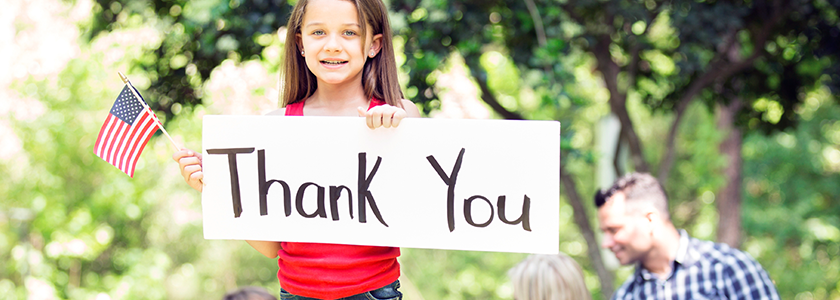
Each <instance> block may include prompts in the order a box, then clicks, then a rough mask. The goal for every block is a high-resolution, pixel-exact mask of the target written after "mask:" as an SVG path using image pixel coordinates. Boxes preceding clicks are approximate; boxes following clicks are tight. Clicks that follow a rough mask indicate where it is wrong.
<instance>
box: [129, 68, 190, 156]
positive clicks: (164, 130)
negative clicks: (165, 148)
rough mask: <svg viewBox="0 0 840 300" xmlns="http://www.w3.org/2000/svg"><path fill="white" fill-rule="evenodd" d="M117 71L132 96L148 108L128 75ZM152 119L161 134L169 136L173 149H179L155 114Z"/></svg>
mask: <svg viewBox="0 0 840 300" xmlns="http://www.w3.org/2000/svg"><path fill="white" fill-rule="evenodd" d="M117 73H119V74H120V79H122V81H123V82H124V83H125V84H126V85H128V86H129V87H130V88H131V93H132V94H134V97H137V99H141V101H140V102H143V106H145V107H146V108H149V106H148V105H147V104H146V101H142V99H143V98H142V97H140V95H138V94H137V91H136V90H135V89H134V86H133V85H131V81H129V80H128V77H125V75H123V73H122V72H117ZM149 110H151V108H149ZM152 113H154V112H152ZM154 119H155V123H156V124H157V127H158V128H160V130H161V131H163V134H164V135H166V137H167V138H169V141H170V142H172V146H173V147H175V151H181V148H180V147H178V144H177V143H175V141H174V140H173V139H172V137H171V136H169V132H166V129H165V128H163V124H161V123H160V120H159V119H158V118H157V116H154Z"/></svg>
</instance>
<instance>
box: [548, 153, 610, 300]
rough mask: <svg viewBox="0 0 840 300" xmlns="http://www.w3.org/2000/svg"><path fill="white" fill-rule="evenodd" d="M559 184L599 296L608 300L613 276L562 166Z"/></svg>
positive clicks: (568, 176) (581, 202) (574, 187)
mask: <svg viewBox="0 0 840 300" xmlns="http://www.w3.org/2000/svg"><path fill="white" fill-rule="evenodd" d="M560 182H561V183H563V190H564V191H565V192H566V198H568V199H569V204H570V205H572V210H573V211H574V220H575V224H576V225H577V226H578V228H579V229H580V233H581V234H583V239H585V240H586V251H587V253H588V254H589V260H590V261H591V262H592V267H593V268H595V273H597V274H598V278H599V279H600V280H601V294H602V295H604V297H605V298H607V299H609V297H610V296H611V295H612V293H613V292H614V291H615V287H614V286H613V281H614V279H613V274H612V272H610V271H609V270H607V267H606V265H604V259H603V258H602V257H601V250H600V249H601V247H600V246H599V243H598V240H597V239H596V238H595V231H593V230H592V226H591V225H590V224H589V216H588V215H587V213H586V207H584V206H583V201H582V200H581V198H580V194H578V192H577V186H575V181H574V180H573V179H572V177H571V176H570V175H569V174H564V173H563V167H562V166H561V167H560Z"/></svg>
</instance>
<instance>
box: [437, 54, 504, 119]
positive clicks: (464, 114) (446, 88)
mask: <svg viewBox="0 0 840 300" xmlns="http://www.w3.org/2000/svg"><path fill="white" fill-rule="evenodd" d="M456 61H459V60H456ZM435 87H437V88H438V89H440V92H438V95H439V96H440V110H439V111H435V112H432V113H431V115H430V117H432V118H446V119H488V118H490V110H489V109H487V107H486V106H485V105H484V103H483V102H481V100H479V95H478V93H479V92H478V87H476V85H475V83H474V82H472V80H470V78H469V77H468V76H467V70H466V68H465V67H464V65H463V64H462V63H453V64H451V66H450V67H449V70H447V71H446V72H443V73H441V74H440V75H438V78H437V81H436V84H435Z"/></svg>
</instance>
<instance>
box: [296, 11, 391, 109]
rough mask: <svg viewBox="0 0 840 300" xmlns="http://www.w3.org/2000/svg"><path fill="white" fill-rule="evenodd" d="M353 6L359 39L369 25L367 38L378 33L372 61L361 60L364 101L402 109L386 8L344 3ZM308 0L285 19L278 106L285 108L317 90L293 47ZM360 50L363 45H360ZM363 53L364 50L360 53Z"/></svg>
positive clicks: (312, 75) (315, 81)
mask: <svg viewBox="0 0 840 300" xmlns="http://www.w3.org/2000/svg"><path fill="white" fill-rule="evenodd" d="M347 1H350V2H353V3H354V4H355V5H356V10H357V11H358V12H359V21H360V22H361V23H362V24H364V25H363V26H362V30H361V31H362V38H363V40H365V39H367V34H368V32H367V30H368V26H370V30H371V31H372V32H370V34H371V35H377V34H382V40H381V43H380V44H381V45H382V48H381V49H380V50H379V53H378V54H377V55H376V56H374V57H373V58H368V59H367V61H365V66H364V67H363V68H362V87H363V88H364V91H365V96H366V97H367V98H376V99H379V100H382V101H385V103H388V105H392V106H397V107H402V102H401V101H400V100H402V99H403V93H402V90H400V83H399V81H398V79H397V61H396V56H395V55H394V42H393V37H392V33H391V23H390V21H389V20H388V9H387V8H386V7H385V3H383V2H382V0H347ZM308 3H309V1H308V0H299V1H298V3H297V4H296V5H295V8H294V9H293V10H292V14H291V16H289V23H288V25H287V26H286V30H287V33H286V54H285V55H286V56H285V59H284V62H283V65H284V67H283V70H284V72H283V78H284V79H283V83H284V87H283V93H282V95H281V96H280V97H281V98H280V105H282V106H283V107H285V106H286V105H288V104H291V103H295V102H298V101H301V100H304V99H306V98H308V97H309V96H312V94H313V93H315V90H316V89H317V88H318V80H317V78H315V74H312V71H310V70H309V68H308V67H307V66H306V60H305V59H304V58H303V56H301V55H299V54H300V51H301V49H300V48H299V47H298V44H297V38H296V37H297V34H299V33H301V30H300V28H301V26H302V23H303V14H304V12H305V11H306V6H307V4H308ZM362 47H364V46H362ZM362 53H366V51H362Z"/></svg>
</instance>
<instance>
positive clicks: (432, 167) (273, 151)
mask: <svg viewBox="0 0 840 300" xmlns="http://www.w3.org/2000/svg"><path fill="white" fill-rule="evenodd" d="M203 142H204V145H203V146H204V151H205V152H204V158H203V164H204V176H205V177H204V183H205V187H204V192H203V193H202V199H201V203H202V210H203V214H204V237H205V238H207V239H241V240H270V241H289V242H318V243H335V244H354V245H373V246H395V247H408V248H435V249H455V250H479V251H500V252H524V253H557V252H558V245H559V182H560V180H559V168H560V123H558V122H555V121H502V120H450V119H404V120H403V121H402V122H401V123H400V126H399V127H398V128H378V129H375V130H371V129H369V128H368V127H367V126H366V125H365V121H364V119H363V118H359V117H284V116H205V117H204V136H203Z"/></svg>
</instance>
